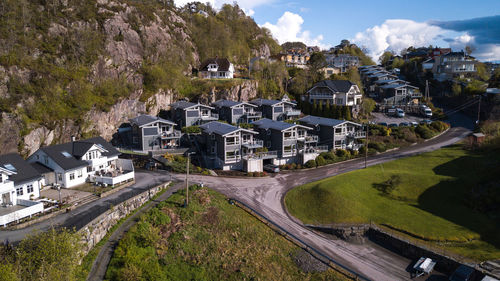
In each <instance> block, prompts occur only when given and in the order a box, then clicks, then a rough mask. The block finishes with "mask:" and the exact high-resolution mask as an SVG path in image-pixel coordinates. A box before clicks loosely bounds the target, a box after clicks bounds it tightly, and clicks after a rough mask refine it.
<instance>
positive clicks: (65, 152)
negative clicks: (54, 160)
mask: <svg viewBox="0 0 500 281" xmlns="http://www.w3.org/2000/svg"><path fill="white" fill-rule="evenodd" d="M61 154H62V155H63V156H64V157H66V158H71V157H72V156H71V154H69V153H68V152H67V151H63V152H61Z"/></svg>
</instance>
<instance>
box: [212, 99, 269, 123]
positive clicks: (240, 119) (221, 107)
mask: <svg viewBox="0 0 500 281" xmlns="http://www.w3.org/2000/svg"><path fill="white" fill-rule="evenodd" d="M212 106H213V107H215V110H216V111H217V112H218V114H219V119H220V120H224V121H226V122H228V123H230V124H240V123H251V122H253V121H256V120H259V119H260V118H262V112H260V111H258V108H259V107H258V106H257V105H255V104H251V103H247V102H241V101H231V100H224V99H223V100H218V101H216V102H214V103H213V104H212Z"/></svg>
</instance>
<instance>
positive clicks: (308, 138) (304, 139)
mask: <svg viewBox="0 0 500 281" xmlns="http://www.w3.org/2000/svg"><path fill="white" fill-rule="evenodd" d="M318 140H319V138H318V136H316V135H310V136H303V137H301V136H299V137H298V141H301V142H305V143H311V142H318Z"/></svg>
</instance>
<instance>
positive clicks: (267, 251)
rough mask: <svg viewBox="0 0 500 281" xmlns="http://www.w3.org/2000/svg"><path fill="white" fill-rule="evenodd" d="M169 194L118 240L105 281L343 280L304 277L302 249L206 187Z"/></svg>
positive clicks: (333, 275)
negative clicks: (299, 263) (299, 257)
mask: <svg viewBox="0 0 500 281" xmlns="http://www.w3.org/2000/svg"><path fill="white" fill-rule="evenodd" d="M190 196H192V197H190V205H189V207H188V208H184V207H182V204H183V200H184V195H183V192H182V191H181V192H179V193H176V194H174V195H172V196H171V197H170V198H169V199H168V200H167V201H164V202H161V203H160V204H159V205H158V206H157V208H154V209H152V210H151V211H150V212H149V213H147V214H145V215H144V216H143V217H141V219H140V221H139V222H138V223H137V224H136V225H135V226H134V227H132V228H131V230H130V231H129V232H128V233H127V234H126V235H125V237H124V238H123V239H122V240H121V241H120V243H119V245H118V247H117V249H116V250H115V252H114V256H113V258H112V260H111V262H110V265H109V267H108V271H107V273H106V278H105V279H106V280H347V279H346V277H345V276H343V275H341V274H340V273H338V272H336V271H334V270H332V269H327V270H326V271H323V272H314V273H305V272H304V271H302V270H301V269H300V268H299V267H298V266H297V265H296V263H295V262H294V257H296V255H297V254H299V252H300V251H301V250H300V249H299V248H298V247H297V246H295V245H294V244H293V243H291V242H290V241H288V240H286V239H285V238H284V237H282V236H281V235H279V234H277V233H276V232H274V231H273V230H271V229H270V228H269V227H267V226H266V225H265V224H263V223H262V222H260V221H259V220H257V219H256V218H254V217H253V216H251V215H250V214H248V213H247V212H245V211H243V210H242V209H240V208H239V207H237V206H234V205H230V204H229V203H228V202H227V199H226V198H225V197H224V196H222V195H221V194H219V193H216V192H214V191H209V190H207V189H196V190H194V191H192V192H190Z"/></svg>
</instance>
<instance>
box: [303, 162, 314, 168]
mask: <svg viewBox="0 0 500 281" xmlns="http://www.w3.org/2000/svg"><path fill="white" fill-rule="evenodd" d="M305 166H306V168H314V167H316V161H315V160H309V161H307V162H306V164H305Z"/></svg>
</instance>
